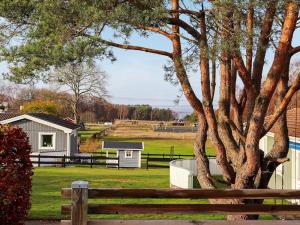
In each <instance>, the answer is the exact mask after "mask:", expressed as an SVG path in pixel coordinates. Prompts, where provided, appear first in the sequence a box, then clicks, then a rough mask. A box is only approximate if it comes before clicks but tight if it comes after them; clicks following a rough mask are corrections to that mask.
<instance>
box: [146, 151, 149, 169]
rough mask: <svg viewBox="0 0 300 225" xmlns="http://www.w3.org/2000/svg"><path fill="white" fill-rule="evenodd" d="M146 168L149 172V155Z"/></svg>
mask: <svg viewBox="0 0 300 225" xmlns="http://www.w3.org/2000/svg"><path fill="white" fill-rule="evenodd" d="M146 168H147V170H148V168H149V154H148V157H147V162H146Z"/></svg>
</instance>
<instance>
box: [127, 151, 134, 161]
mask: <svg viewBox="0 0 300 225" xmlns="http://www.w3.org/2000/svg"><path fill="white" fill-rule="evenodd" d="M132 152H133V151H125V159H132Z"/></svg>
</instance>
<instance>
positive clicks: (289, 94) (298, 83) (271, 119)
mask: <svg viewBox="0 0 300 225" xmlns="http://www.w3.org/2000/svg"><path fill="white" fill-rule="evenodd" d="M299 88H300V73H298V75H297V78H296V80H295V81H294V82H293V84H292V85H291V87H290V88H289V90H288V92H287V93H286V95H285V96H284V98H283V100H282V101H281V103H280V105H279V107H278V108H277V109H276V111H275V112H274V113H273V114H272V115H271V116H270V117H269V120H268V121H267V122H265V124H264V129H263V131H262V134H261V137H263V136H264V135H265V134H266V133H267V132H268V131H269V130H270V129H271V128H272V127H273V125H274V124H275V123H276V121H277V119H278V118H279V117H280V116H281V114H282V113H283V112H284V110H286V107H287V106H288V104H289V102H290V100H291V99H292V97H293V95H294V94H295V93H296V91H298V90H299Z"/></svg>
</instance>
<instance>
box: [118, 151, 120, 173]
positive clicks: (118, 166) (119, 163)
mask: <svg viewBox="0 0 300 225" xmlns="http://www.w3.org/2000/svg"><path fill="white" fill-rule="evenodd" d="M119 169H120V152H119V153H118V170H119Z"/></svg>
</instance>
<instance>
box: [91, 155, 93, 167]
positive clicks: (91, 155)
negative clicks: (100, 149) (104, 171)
mask: <svg viewBox="0 0 300 225" xmlns="http://www.w3.org/2000/svg"><path fill="white" fill-rule="evenodd" d="M91 168H93V154H92V155H91Z"/></svg>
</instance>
